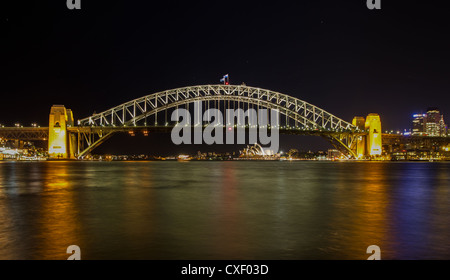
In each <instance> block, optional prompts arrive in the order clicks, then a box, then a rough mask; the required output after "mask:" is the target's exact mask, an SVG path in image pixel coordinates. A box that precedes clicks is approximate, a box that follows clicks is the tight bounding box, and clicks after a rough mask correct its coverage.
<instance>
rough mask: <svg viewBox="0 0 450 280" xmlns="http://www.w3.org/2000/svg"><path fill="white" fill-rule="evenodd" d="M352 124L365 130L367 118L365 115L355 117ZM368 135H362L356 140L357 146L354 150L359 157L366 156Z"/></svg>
mask: <svg viewBox="0 0 450 280" xmlns="http://www.w3.org/2000/svg"><path fill="white" fill-rule="evenodd" d="M352 124H353V125H354V126H356V127H357V128H358V129H359V130H361V131H363V130H364V129H365V125H366V120H365V119H364V117H354V118H353V121H352ZM366 138H367V137H366V136H365V135H360V136H358V138H357V139H356V141H355V147H354V148H353V150H354V151H355V154H356V155H357V157H358V159H363V158H364V157H365V156H366V154H367V153H366V146H367V145H366Z"/></svg>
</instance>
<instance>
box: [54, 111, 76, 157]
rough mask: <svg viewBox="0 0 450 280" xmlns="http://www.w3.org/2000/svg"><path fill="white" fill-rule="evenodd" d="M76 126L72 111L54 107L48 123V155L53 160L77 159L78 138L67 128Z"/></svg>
mask: <svg viewBox="0 0 450 280" xmlns="http://www.w3.org/2000/svg"><path fill="white" fill-rule="evenodd" d="M73 125H74V120H73V113H72V110H70V109H66V107H65V106H64V105H53V106H52V108H51V110H50V116H49V123H48V130H49V131H48V132H49V137H48V154H49V157H50V158H52V159H75V150H76V138H75V135H72V134H70V133H69V132H68V130H67V128H68V127H72V126H73Z"/></svg>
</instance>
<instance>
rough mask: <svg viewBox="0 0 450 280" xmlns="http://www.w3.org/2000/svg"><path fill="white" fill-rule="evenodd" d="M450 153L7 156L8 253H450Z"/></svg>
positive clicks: (3, 234)
mask: <svg viewBox="0 0 450 280" xmlns="http://www.w3.org/2000/svg"><path fill="white" fill-rule="evenodd" d="M449 216H450V163H446V162H434V163H428V162H311V161H307V162H304V161H296V162H289V161H284V162H280V161H254V162H253V161H217V162H206V161H200V162H193V161H191V162H176V161H170V162H167V161H166V162H164V161H157V162H61V161H55V162H0V259H61V260H63V259H67V258H68V256H69V254H67V253H66V249H67V247H68V246H69V245H78V246H79V247H80V249H81V258H82V259H150V260H152V259H163V260H172V259H183V260H186V259H189V260H190V259H193V260H197V259H199V260H208V259H214V260H215V259H231V260H235V259H239V260H261V259H292V260H304V259H305V260H310V259H313V260H315V259H332V260H334V259H357V260H363V259H367V258H368V257H369V256H370V254H367V253H366V249H367V247H368V246H370V245H377V246H379V247H380V249H381V258H382V259H450V223H449V221H450V219H449Z"/></svg>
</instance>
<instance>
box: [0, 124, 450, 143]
mask: <svg viewBox="0 0 450 280" xmlns="http://www.w3.org/2000/svg"><path fill="white" fill-rule="evenodd" d="M173 127H174V126H173V125H168V126H116V127H99V126H93V127H91V126H74V127H68V128H67V130H68V131H69V132H70V133H73V134H78V133H92V134H99V133H103V134H108V133H110V132H115V133H116V132H117V133H128V134H139V133H141V134H144V135H145V134H146V133H170V131H171V130H172V129H173ZM48 129H49V128H48V127H0V138H2V139H5V140H22V141H47V140H48V135H49V131H48ZM268 130H270V128H269V129H268ZM279 131H280V134H293V135H311V136H327V135H328V136H332V135H336V134H337V133H339V134H341V135H342V134H344V135H345V134H352V135H355V134H357V135H366V134H367V133H366V132H352V131H342V132H336V131H328V130H313V129H310V130H305V129H296V128H290V129H286V128H281V129H279ZM407 143H423V144H424V145H425V146H428V145H433V144H436V145H449V144H450V137H430V136H404V135H401V134H388V133H383V145H396V144H407Z"/></svg>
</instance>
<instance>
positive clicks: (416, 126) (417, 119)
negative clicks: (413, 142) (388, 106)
mask: <svg viewBox="0 0 450 280" xmlns="http://www.w3.org/2000/svg"><path fill="white" fill-rule="evenodd" d="M413 117H414V119H413V129H412V135H414V136H423V135H424V133H425V130H426V129H425V123H426V118H427V114H415V115H414V116H413Z"/></svg>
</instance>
